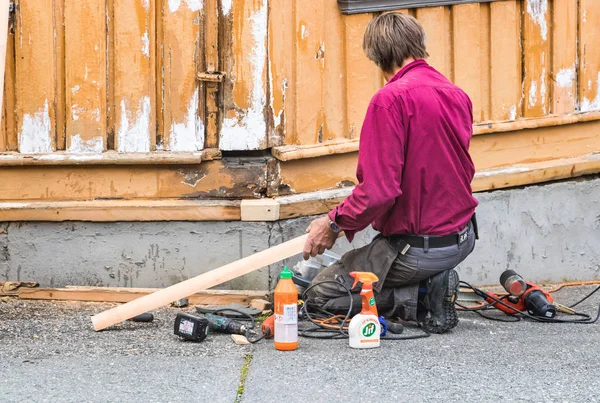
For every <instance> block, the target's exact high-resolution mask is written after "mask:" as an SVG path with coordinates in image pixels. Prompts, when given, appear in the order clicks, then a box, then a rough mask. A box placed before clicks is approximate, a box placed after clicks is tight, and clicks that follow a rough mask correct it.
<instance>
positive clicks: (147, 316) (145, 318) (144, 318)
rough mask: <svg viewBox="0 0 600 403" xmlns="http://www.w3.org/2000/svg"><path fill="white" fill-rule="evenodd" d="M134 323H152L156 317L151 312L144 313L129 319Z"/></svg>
mask: <svg viewBox="0 0 600 403" xmlns="http://www.w3.org/2000/svg"><path fill="white" fill-rule="evenodd" d="M129 320H130V321H132V322H152V321H153V320H154V315H152V314H151V313H149V312H146V313H142V314H140V315H137V316H134V317H133V318H131V319H129Z"/></svg>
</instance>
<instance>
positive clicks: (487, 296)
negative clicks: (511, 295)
mask: <svg viewBox="0 0 600 403" xmlns="http://www.w3.org/2000/svg"><path fill="white" fill-rule="evenodd" d="M460 285H461V286H463V287H465V288H469V289H471V290H473V292H474V293H475V294H476V295H478V296H480V297H481V298H484V299H491V300H493V301H494V302H492V303H488V304H485V305H483V306H480V307H476V308H466V307H465V308H466V309H465V310H466V311H468V312H475V313H477V314H479V315H480V316H483V317H484V318H486V319H491V320H496V321H500V322H507V321H506V320H501V319H499V318H493V319H492V318H490V317H489V316H485V315H482V314H481V311H485V310H488V309H490V308H491V307H493V306H494V305H496V304H501V305H503V306H505V307H507V308H509V309H511V310H513V311H515V312H516V313H515V316H514V317H516V318H528V319H531V320H534V321H536V322H543V323H574V324H592V323H596V322H597V321H598V319H599V318H600V306H599V307H598V312H597V314H596V318H595V319H593V320H592V318H591V317H590V316H589V315H587V314H585V313H580V312H574V313H572V314H571V315H573V316H579V317H580V319H572V320H566V319H556V318H543V317H538V316H533V315H531V314H529V313H528V312H524V311H519V310H517V309H515V308H514V307H511V306H510V305H508V304H506V303H504V301H502V299H503V298H497V297H496V296H494V295H491V294H488V293H487V292H485V291H483V290H480V289H479V288H476V287H473V286H472V285H471V284H469V283H467V282H464V281H461V282H460ZM599 289H600V286H598V287H597V288H596V289H595V290H594V291H592V292H591V293H590V294H588V295H586V296H585V297H584V298H582V299H581V300H579V301H577V302H576V303H574V304H572V305H571V306H570V307H569V308H573V307H575V306H577V305H579V304H580V303H582V302H583V301H585V300H586V299H588V298H589V297H591V296H592V295H593V294H594V293H596V291H598V290H599ZM457 305H458V306H460V307H461V308H462V307H463V305H460V304H457ZM509 322H517V320H510V321H509Z"/></svg>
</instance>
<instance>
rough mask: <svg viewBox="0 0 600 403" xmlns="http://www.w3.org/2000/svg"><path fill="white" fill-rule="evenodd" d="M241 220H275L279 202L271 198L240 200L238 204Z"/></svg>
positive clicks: (277, 216) (277, 214) (277, 217)
mask: <svg viewBox="0 0 600 403" xmlns="http://www.w3.org/2000/svg"><path fill="white" fill-rule="evenodd" d="M240 209H241V214H242V221H277V220H278V219H279V203H277V202H275V201H274V200H273V199H269V198H263V199H258V200H242V203H241V205H240Z"/></svg>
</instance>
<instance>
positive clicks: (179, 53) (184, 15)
mask: <svg viewBox="0 0 600 403" xmlns="http://www.w3.org/2000/svg"><path fill="white" fill-rule="evenodd" d="M159 1H161V4H162V10H161V14H162V17H163V18H162V21H161V34H162V37H161V39H160V42H161V45H160V46H161V47H162V52H161V54H162V60H161V62H160V63H161V68H162V83H161V84H159V85H162V87H163V88H162V97H161V103H162V105H161V109H162V111H163V117H162V121H163V123H162V125H163V132H162V141H163V143H164V144H163V146H160V147H159V148H164V149H165V150H170V151H199V150H202V149H203V148H204V122H203V121H202V119H201V118H200V109H199V105H200V103H199V102H200V92H199V91H200V89H199V86H198V83H197V80H196V73H197V69H198V56H199V55H198V52H199V49H200V43H199V40H200V24H199V19H200V10H201V9H202V2H201V1H197V0H193V1H167V0H159Z"/></svg>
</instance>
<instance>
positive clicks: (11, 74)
mask: <svg viewBox="0 0 600 403" xmlns="http://www.w3.org/2000/svg"><path fill="white" fill-rule="evenodd" d="M13 15H14V14H13ZM7 33H8V38H7V43H6V44H7V46H6V63H5V68H4V101H3V107H2V114H3V116H2V125H1V126H2V135H1V136H0V143H2V144H0V150H2V151H16V150H17V149H18V141H17V121H16V113H15V112H16V102H17V100H16V98H15V19H14V17H13V16H11V17H10V20H9V22H8V32H7Z"/></svg>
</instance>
